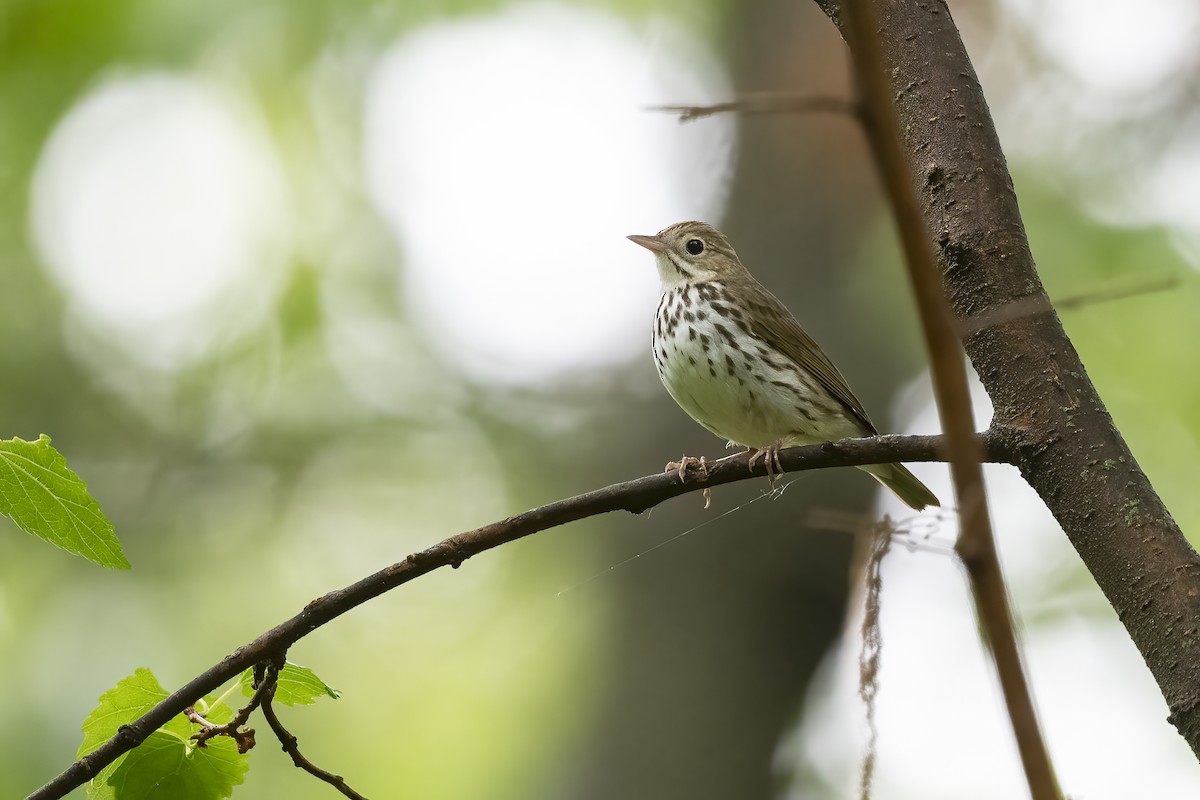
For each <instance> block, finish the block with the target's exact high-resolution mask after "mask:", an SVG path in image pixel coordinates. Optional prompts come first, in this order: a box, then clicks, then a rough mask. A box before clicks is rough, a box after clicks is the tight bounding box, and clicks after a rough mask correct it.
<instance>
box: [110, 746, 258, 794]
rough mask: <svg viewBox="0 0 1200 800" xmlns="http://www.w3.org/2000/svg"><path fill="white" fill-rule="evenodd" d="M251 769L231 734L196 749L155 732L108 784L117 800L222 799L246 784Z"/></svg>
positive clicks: (131, 753)
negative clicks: (243, 782)
mask: <svg viewBox="0 0 1200 800" xmlns="http://www.w3.org/2000/svg"><path fill="white" fill-rule="evenodd" d="M249 766H250V764H249V760H248V759H247V758H246V756H244V755H242V754H240V753H238V751H237V745H236V744H234V742H233V740H232V739H230V738H229V737H227V736H217V737H214V738H212V739H209V740H208V743H207V746H206V747H191V746H189V745H188V744H186V743H184V742H182V741H180V740H179V739H178V738H176V737H174V736H171V735H170V734H166V733H162V732H155V733H152V734H150V736H148V737H147V738H146V741H144V742H142V744H141V745H140V746H139V747H138V748H137V749H136V750H133V751H131V752H130V753H129V754H127V755H126V756H125V758H124V759H123V760H122V761H121V764H120V766H118V767H117V768H116V769H115V770H114V771H113V773H112V775H110V776H109V778H108V785H109V786H111V787H112V789H113V798H114V800H222V798H226V797H229V796H230V795H231V794H232V793H233V787H234V786H237V785H238V784H239V783H241V782H242V781H243V780H244V778H245V775H246V770H247V769H248V768H249Z"/></svg>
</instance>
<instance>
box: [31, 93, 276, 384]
mask: <svg viewBox="0 0 1200 800" xmlns="http://www.w3.org/2000/svg"><path fill="white" fill-rule="evenodd" d="M31 205H32V214H33V231H34V236H35V240H36V244H37V246H38V249H39V250H40V252H41V254H42V256H43V259H44V261H45V263H46V265H47V267H48V268H49V271H50V273H51V274H52V275H53V276H54V278H55V279H56V280H57V281H58V283H59V284H60V285H61V287H62V289H63V291H64V293H65V295H66V296H67V298H68V300H69V303H70V308H71V311H72V313H73V314H76V315H78V317H79V318H81V319H82V321H84V322H85V323H86V324H87V325H88V327H89V328H91V329H93V330H94V332H95V333H96V334H97V335H98V336H102V337H104V338H106V339H109V340H110V341H112V342H115V343H116V344H117V345H118V346H120V347H121V348H122V349H123V350H124V351H126V352H128V353H129V354H130V355H132V356H133V357H134V359H135V360H137V361H139V362H141V363H144V364H147V365H149V366H154V367H159V368H171V367H175V366H179V365H183V364H186V363H189V362H190V361H192V360H194V359H195V358H198V357H200V356H202V355H203V354H204V353H206V352H207V351H208V350H209V348H210V347H211V346H212V345H213V343H214V342H216V341H218V340H219V339H220V338H221V337H223V336H228V335H230V334H231V333H234V332H237V331H242V330H245V329H246V328H247V327H249V326H250V325H252V324H254V323H255V322H257V321H258V320H260V319H261V316H262V315H263V314H264V313H265V312H266V310H267V309H268V308H269V306H270V300H271V299H273V298H274V296H275V294H276V293H277V291H278V288H279V285H280V283H281V281H280V278H281V275H282V272H283V270H282V266H283V265H284V257H285V255H286V241H287V211H286V205H287V204H286V187H285V184H284V179H283V176H282V170H281V168H280V167H279V165H278V163H277V160H276V158H275V155H274V150H273V148H272V147H271V144H270V142H269V140H268V138H267V136H266V134H265V132H264V130H263V127H262V125H261V124H260V122H259V120H258V118H257V116H256V114H255V113H254V111H253V109H252V107H251V106H250V105H249V104H248V103H246V102H245V101H244V100H243V99H242V98H241V97H240V96H239V95H238V94H236V93H235V92H233V91H231V90H227V89H223V88H218V87H215V86H213V85H210V84H208V83H206V82H204V81H201V80H199V79H196V78H191V77H186V76H180V75H171V74H162V73H154V74H143V75H134V76H122V77H119V78H114V79H110V80H107V81H105V82H103V83H102V84H101V85H100V86H98V87H97V88H96V89H94V90H93V91H92V92H90V93H89V94H88V95H87V96H86V97H84V98H83V99H82V100H81V101H80V102H79V103H77V104H76V105H75V107H74V108H72V109H71V110H70V111H69V112H68V113H67V115H66V116H65V117H64V118H63V119H62V120H61V121H60V122H59V124H58V125H57V126H56V128H55V130H54V132H53V133H52V135H51V137H50V139H49V141H48V143H47V145H46V147H45V149H44V151H43V153H42V155H41V158H40V160H39V162H38V165H37V170H36V173H35V177H34V181H33V187H32V203H31Z"/></svg>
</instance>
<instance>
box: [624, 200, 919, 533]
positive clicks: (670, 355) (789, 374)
mask: <svg viewBox="0 0 1200 800" xmlns="http://www.w3.org/2000/svg"><path fill="white" fill-rule="evenodd" d="M629 239H630V240H632V241H633V242H635V243H637V244H640V245H641V246H642V247H645V248H646V249H647V250H649V251H651V252H652V253H654V256H655V259H656V261H657V262H658V274H659V277H660V278H661V279H662V297H661V298H660V299H659V301H658V311H657V312H656V313H655V315H654V339H653V345H654V363H655V366H656V367H657V368H658V377H659V378H661V379H662V382H663V385H664V386H666V387H667V391H668V392H670V394H671V397H673V398H674V399H675V402H676V403H678V404H679V406H680V407H681V408H682V409H683V410H684V411H686V412H687V413H688V414H689V415H690V416H691V417H692V419H694V420H696V421H697V422H699V423H700V424H701V425H703V426H704V427H705V428H707V429H708V430H710V431H712V432H713V433H714V434H716V435H717V436H719V437H721V438H722V439H727V440H729V442H730V443H731V444H739V445H742V446H744V447H746V448H748V449H750V450H752V451H755V452H754V454H753V455H752V457H751V459H750V464H751V466H753V465H754V463H755V462H756V461H757V460H758V459H759V458H761V457H764V456H765V458H766V464H767V471H768V472H770V471H771V468H772V466H774V467H778V466H779V450H780V448H783V447H788V446H791V445H799V444H815V443H818V442H829V441H834V440H836V439H844V438H849V437H862V436H874V435H876V434H877V433H878V431H876V430H875V426H874V425H873V424H872V423H871V420H870V418H869V417H867V412H866V411H865V410H864V409H863V407H862V404H861V403H860V402H858V398H856V397H855V396H854V393H853V392H852V391H850V387H849V386H848V385H847V384H846V379H845V378H843V377H842V373H840V372H838V369H837V367H835V366H834V365H833V362H832V361H830V360H829V357H828V356H826V355H825V353H823V352H822V351H821V348H820V347H818V346H817V343H816V342H814V341H813V340H812V337H810V336H809V335H808V334H807V333H805V332H804V329H803V328H801V327H800V324H799V323H798V322H796V318H795V317H793V316H792V315H791V313H790V312H789V311H788V310H787V308H785V307H784V305H783V303H781V302H779V300H778V299H776V298H775V296H774V295H773V294H771V293H770V292H768V291H767V290H766V289H765V288H763V286H762V285H761V284H760V283H759V282H758V281H756V280H755V279H754V277H753V276H751V274H750V273H749V272H748V271H747V270H746V268H745V267H744V266H742V262H741V261H740V260H738V257H737V253H735V252H734V251H733V247H732V246H730V244H729V240H728V239H726V238H725V236H724V234H722V233H721V232H720V231H718V230H717V229H716V228H714V227H712V226H711V225H707V224H705V223H703V222H680V223H678V224H676V225H672V226H670V227H669V228H664V229H663V230H661V231H659V232H658V233H657V234H655V235H654V236H630V237H629ZM694 460H695V459H684V462H683V463H682V464H680V465H679V469H680V470H681V471H682V470H683V469H684V468H686V466H687V462H689V461H694ZM772 462H774V464H773V463H772ZM860 469H863V470H865V471H866V472H868V473H870V474H871V476H872V477H874V478H875V479H876V480H878V481H879V482H880V483H882V484H883V485H884V486H886V487H888V488H889V489H891V490H892V491H893V492H895V493H896V496H897V497H899V498H900V499H901V500H903V501H904V502H905V503H907V504H908V505H909V506H911V507H912V508H914V509H916V510H918V511H920V510H921V509H923V508H925V507H926V506H936V505H940V503H938V499H937V497H936V496H935V495H934V494H933V492H931V491H929V489H928V488H926V486H925V485H924V484H923V483H921V482H920V481H919V480H917V479H916V477H915V476H914V475H913V474H912V473H911V472H909V471H908V470H907V469H905V468H904V467H903V466H901V465H900V464H874V465H871V466H864V467H861V468H860Z"/></svg>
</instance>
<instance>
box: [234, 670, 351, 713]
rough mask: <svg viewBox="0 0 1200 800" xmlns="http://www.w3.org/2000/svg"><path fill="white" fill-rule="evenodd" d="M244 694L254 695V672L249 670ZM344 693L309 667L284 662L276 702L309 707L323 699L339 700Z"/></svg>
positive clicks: (244, 673)
mask: <svg viewBox="0 0 1200 800" xmlns="http://www.w3.org/2000/svg"><path fill="white" fill-rule="evenodd" d="M242 694H244V695H246V696H247V697H252V696H253V695H254V670H253V669H248V670H246V671H245V672H243V673H242ZM341 696H342V693H341V692H339V691H338V690H337V689H334V688H333V687H332V686H330V685H329V684H327V683H325V681H323V680H321V679H320V678H318V677H317V674H316V673H315V672H313V671H312V670H311V669H309V668H308V667H302V666H300V665H299V664H293V663H292V662H290V661H287V662H284V665H283V669H282V670H280V672H279V682H278V683H277V684H276V685H275V702H277V703H282V704H283V705H285V706H308V705H312V704H313V703H315V702H317V700H319V699H320V698H322V697H332V698H333V699H334V700H337V699H338V698H339V697H341Z"/></svg>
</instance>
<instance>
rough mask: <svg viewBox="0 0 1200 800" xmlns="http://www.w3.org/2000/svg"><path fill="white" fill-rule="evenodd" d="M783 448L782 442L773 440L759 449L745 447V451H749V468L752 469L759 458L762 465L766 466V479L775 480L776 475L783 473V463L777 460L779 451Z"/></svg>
mask: <svg viewBox="0 0 1200 800" xmlns="http://www.w3.org/2000/svg"><path fill="white" fill-rule="evenodd" d="M782 449H783V443H782V442H774V443H772V444H769V445H767V446H766V447H763V448H761V449H758V448H753V447H751V448H747V450H746V452H748V453H750V460H749V461H748V462H747V465H748V466H749V467H750V470H751V471H753V470H754V465H755V464H757V463H758V462H759V461H760V460H762V462H763V466H764V467H766V468H767V480H772V481H773V480H775V478H776V477H778V476H780V475H782V474H783V464H782V463H781V462H780V461H779V451H780V450H782Z"/></svg>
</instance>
